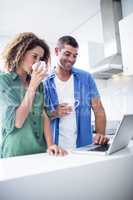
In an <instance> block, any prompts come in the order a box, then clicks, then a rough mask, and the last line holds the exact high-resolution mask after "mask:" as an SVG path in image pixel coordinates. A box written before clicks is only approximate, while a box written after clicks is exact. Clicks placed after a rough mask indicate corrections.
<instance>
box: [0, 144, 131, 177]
mask: <svg viewBox="0 0 133 200" xmlns="http://www.w3.org/2000/svg"><path fill="white" fill-rule="evenodd" d="M131 155H133V141H131V142H130V144H129V145H128V147H127V148H125V149H123V150H121V151H119V152H117V153H115V154H112V155H109V156H105V155H95V154H93V153H92V152H90V153H86V154H83V153H82V154H77V153H72V152H69V154H68V155H67V156H64V157H60V156H57V157H55V156H49V155H48V154H47V153H41V154H34V155H28V156H18V157H12V158H6V159H0V181H6V180H9V179H15V178H20V177H24V176H30V175H36V174H40V173H48V172H52V171H56V170H63V169H66V168H73V167H79V166H83V165H88V164H92V163H97V162H104V161H107V160H110V159H118V158H120V157H125V156H131Z"/></svg>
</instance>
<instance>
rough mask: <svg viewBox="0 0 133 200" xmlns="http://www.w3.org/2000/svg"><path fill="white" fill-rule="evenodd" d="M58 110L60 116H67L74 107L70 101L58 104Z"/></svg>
mask: <svg viewBox="0 0 133 200" xmlns="http://www.w3.org/2000/svg"><path fill="white" fill-rule="evenodd" d="M56 112H57V116H58V117H59V118H61V117H65V116H66V115H68V114H70V113H71V112H72V107H71V106H70V105H69V104H68V103H62V104H59V105H58V106H57V108H56Z"/></svg>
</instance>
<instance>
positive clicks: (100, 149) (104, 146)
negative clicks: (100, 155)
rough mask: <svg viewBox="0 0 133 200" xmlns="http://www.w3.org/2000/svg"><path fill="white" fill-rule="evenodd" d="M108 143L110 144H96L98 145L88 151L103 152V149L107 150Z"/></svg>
mask: <svg viewBox="0 0 133 200" xmlns="http://www.w3.org/2000/svg"><path fill="white" fill-rule="evenodd" d="M109 145H110V144H104V145H100V146H98V147H95V148H92V149H90V150H89V151H103V152H104V151H107V150H108V148H109Z"/></svg>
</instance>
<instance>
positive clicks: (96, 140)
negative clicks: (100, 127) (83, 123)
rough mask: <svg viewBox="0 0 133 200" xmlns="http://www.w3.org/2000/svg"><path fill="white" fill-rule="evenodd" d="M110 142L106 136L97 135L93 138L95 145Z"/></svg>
mask: <svg viewBox="0 0 133 200" xmlns="http://www.w3.org/2000/svg"><path fill="white" fill-rule="evenodd" d="M108 142H109V138H108V137H107V136H106V135H103V134H100V133H96V134H95V136H94V138H93V143H94V144H107V143H108Z"/></svg>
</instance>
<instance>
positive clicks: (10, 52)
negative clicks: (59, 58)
mask: <svg viewBox="0 0 133 200" xmlns="http://www.w3.org/2000/svg"><path fill="white" fill-rule="evenodd" d="M36 46H40V47H41V48H43V50H44V55H43V58H42V60H44V61H45V62H46V63H48V61H49V59H50V49H49V46H48V45H47V44H46V42H45V41H44V40H42V39H40V38H38V37H37V36H36V35H35V34H34V33H31V32H24V33H20V34H18V35H17V36H16V37H15V38H14V39H13V40H12V41H11V42H10V43H9V44H8V45H7V46H6V48H5V49H4V51H3V54H2V55H3V58H4V60H5V67H6V69H7V70H8V71H14V70H15V69H16V68H17V67H18V66H19V65H20V63H21V62H22V60H23V58H24V56H25V54H26V52H27V51H29V50H31V49H33V48H35V47H36Z"/></svg>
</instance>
